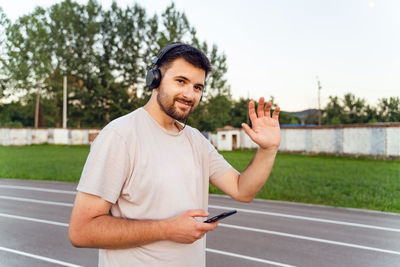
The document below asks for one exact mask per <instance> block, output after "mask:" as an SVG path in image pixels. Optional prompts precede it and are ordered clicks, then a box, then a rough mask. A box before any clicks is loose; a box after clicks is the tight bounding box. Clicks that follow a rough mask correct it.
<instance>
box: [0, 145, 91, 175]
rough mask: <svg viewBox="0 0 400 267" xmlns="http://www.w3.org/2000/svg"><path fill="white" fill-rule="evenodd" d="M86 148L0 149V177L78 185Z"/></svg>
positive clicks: (36, 147)
mask: <svg viewBox="0 0 400 267" xmlns="http://www.w3.org/2000/svg"><path fill="white" fill-rule="evenodd" d="M88 154H89V146H54V145H32V146H20V147H17V146H0V177H2V178H21V179H37V180H52V181H67V182H78V181H79V178H80V176H81V172H82V169H83V165H84V164H85V161H86V157H87V155H88Z"/></svg>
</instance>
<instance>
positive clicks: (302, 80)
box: [0, 0, 400, 111]
mask: <svg viewBox="0 0 400 267" xmlns="http://www.w3.org/2000/svg"><path fill="white" fill-rule="evenodd" d="M58 2H60V1H58V0H53V1H50V0H12V1H10V0H0V6H1V7H2V8H3V10H4V12H5V13H6V15H7V16H8V18H10V19H11V21H15V20H16V19H17V18H18V17H19V16H21V15H24V14H28V13H30V12H32V11H33V9H34V7H35V6H42V7H49V6H51V5H52V4H54V3H58ZM77 2H80V3H86V2H87V0H78V1H77ZM98 2H99V3H101V4H102V5H103V7H105V8H108V7H109V6H110V4H111V2H112V1H111V0H98ZM116 2H117V3H118V4H119V5H120V6H122V7H125V6H126V5H132V3H134V2H137V3H139V4H140V5H141V6H143V7H144V8H145V9H146V11H147V15H148V16H152V15H153V14H154V13H157V14H161V13H162V11H163V10H164V9H165V8H166V7H167V6H168V5H169V4H170V3H171V0H137V1H128V0H117V1H116ZM174 3H175V6H176V8H177V9H178V10H180V11H183V12H184V13H185V14H186V16H187V18H188V20H189V22H190V24H191V25H192V26H193V27H194V28H195V29H196V30H197V34H198V38H199V40H201V41H206V42H207V43H208V44H210V45H212V44H216V45H217V46H218V49H219V51H223V52H224V53H225V54H226V56H227V65H228V72H227V75H226V78H227V80H228V83H229V85H230V87H231V92H232V96H233V98H234V99H238V98H239V97H245V98H247V97H250V98H252V99H258V98H259V97H261V96H264V97H266V98H269V97H270V96H274V98H275V100H276V102H277V103H278V104H279V106H280V107H281V109H282V110H285V111H300V110H304V109H308V108H318V84H317V77H318V79H319V80H320V83H321V86H322V89H321V91H320V92H321V107H322V108H323V107H324V106H325V105H326V104H327V103H328V101H329V96H338V97H340V98H342V97H343V96H344V94H346V93H352V94H354V95H356V96H357V97H360V98H364V99H365V100H366V101H367V103H368V104H370V105H376V104H377V103H378V99H379V98H383V97H386V98H388V97H399V96H400V49H399V47H400V34H399V29H400V16H399V14H400V1H398V0H335V1H321V0H247V1H240V0H202V1H199V0H197V1H193V0H175V1H174Z"/></svg>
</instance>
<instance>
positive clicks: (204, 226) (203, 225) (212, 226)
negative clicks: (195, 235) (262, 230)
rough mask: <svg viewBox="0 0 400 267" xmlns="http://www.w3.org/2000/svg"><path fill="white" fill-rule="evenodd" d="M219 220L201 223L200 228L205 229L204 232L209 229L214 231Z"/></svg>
mask: <svg viewBox="0 0 400 267" xmlns="http://www.w3.org/2000/svg"><path fill="white" fill-rule="evenodd" d="M217 226H218V222H213V223H204V222H203V223H201V224H200V225H199V230H200V231H204V233H207V232H208V231H212V230H214V229H215V228H217Z"/></svg>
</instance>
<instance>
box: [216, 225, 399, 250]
mask: <svg viewBox="0 0 400 267" xmlns="http://www.w3.org/2000/svg"><path fill="white" fill-rule="evenodd" d="M218 226H222V227H227V228H232V229H239V230H245V231H252V232H258V233H264V234H271V235H279V236H286V237H291V238H298V239H303V240H309V241H315V242H321V243H327V244H332V245H339V246H345V247H352V248H358V249H365V250H372V251H376V252H383V253H389V254H395V255H400V251H394V250H387V249H380V248H374V247H367V246H361V245H356V244H350V243H344V242H338V241H332V240H327V239H321V238H314V237H308V236H302V235H293V234H288V233H282V232H275V231H269V230H264V229H257V228H251V227H244V226H238V225H231V224H225V223H219V224H218Z"/></svg>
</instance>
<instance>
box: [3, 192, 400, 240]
mask: <svg viewBox="0 0 400 267" xmlns="http://www.w3.org/2000/svg"><path fill="white" fill-rule="evenodd" d="M0 199H7V200H15V201H23V202H31V203H39V204H47V205H56V206H65V207H72V206H73V204H72V203H64V202H54V201H45V200H37V199H32V198H19V197H10V196H1V195H0ZM208 207H209V208H214V209H222V210H232V209H236V210H237V211H240V212H246V213H253V214H261V215H269V216H276V217H285V218H291V219H298V220H306V221H315V222H323V223H330V224H339V225H346V226H354V227H360V228H369V229H374V230H383V231H391V232H398V233H400V229H397V228H390V227H382V226H375V225H369V224H360V223H350V222H344V221H336V220H327V219H319V218H312V217H305V216H297V215H290V214H284V213H276V212H268V211H259V210H249V209H240V208H235V207H226V206H217V205H208Z"/></svg>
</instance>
